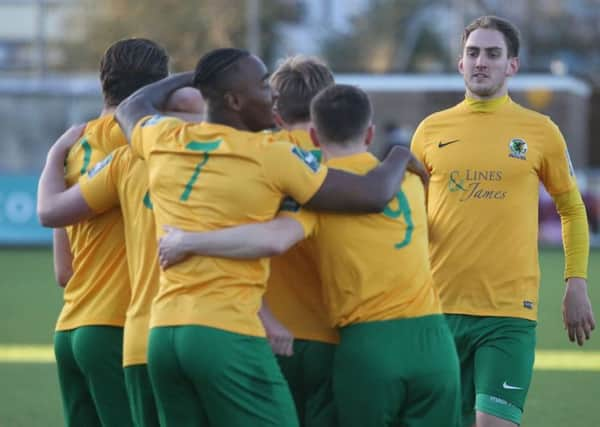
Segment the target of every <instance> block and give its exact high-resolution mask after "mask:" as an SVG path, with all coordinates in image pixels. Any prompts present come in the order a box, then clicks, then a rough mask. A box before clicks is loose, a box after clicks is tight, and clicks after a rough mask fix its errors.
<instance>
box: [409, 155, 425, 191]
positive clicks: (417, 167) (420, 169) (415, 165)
mask: <svg viewBox="0 0 600 427" xmlns="http://www.w3.org/2000/svg"><path fill="white" fill-rule="evenodd" d="M406 170H407V171H409V172H412V173H414V174H416V175H418V176H419V178H421V182H422V183H423V185H424V186H425V188H427V186H428V185H429V171H428V170H427V169H425V166H424V165H423V163H421V162H420V161H419V160H418V159H417V158H416V157H415V156H414V155H413V154H412V153H411V155H410V160H409V161H408V166H407V167H406Z"/></svg>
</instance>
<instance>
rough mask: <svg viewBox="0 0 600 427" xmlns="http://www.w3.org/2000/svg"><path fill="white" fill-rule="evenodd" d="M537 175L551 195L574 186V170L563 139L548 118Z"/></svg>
mask: <svg viewBox="0 0 600 427" xmlns="http://www.w3.org/2000/svg"><path fill="white" fill-rule="evenodd" d="M539 176H540V180H541V181H542V183H543V184H544V187H546V190H548V193H550V194H551V195H557V194H561V193H564V192H567V191H569V190H571V189H572V188H574V187H575V186H576V182H575V172H574V171H573V165H572V163H571V158H570V156H569V151H568V148H567V144H566V142H565V139H564V137H563V135H562V133H561V132H560V130H559V129H558V126H556V125H555V124H554V123H553V122H552V121H550V120H549V119H548V124H547V127H546V132H545V138H544V141H543V154H542V164H541V167H540V171H539Z"/></svg>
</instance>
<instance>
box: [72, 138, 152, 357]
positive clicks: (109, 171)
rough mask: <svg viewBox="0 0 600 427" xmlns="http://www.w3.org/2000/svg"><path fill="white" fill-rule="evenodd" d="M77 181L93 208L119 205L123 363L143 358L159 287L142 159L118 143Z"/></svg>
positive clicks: (97, 211)
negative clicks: (125, 294)
mask: <svg viewBox="0 0 600 427" xmlns="http://www.w3.org/2000/svg"><path fill="white" fill-rule="evenodd" d="M79 183H80V185H81V192H82V193H83V196H84V198H85V200H86V202H87V204H88V206H90V207H91V208H92V209H93V210H94V212H96V213H103V212H106V211H108V210H110V209H112V208H114V207H117V206H120V207H121V212H122V215H123V222H124V224H125V246H126V249H127V262H128V266H129V280H130V282H131V300H130V302H129V308H128V309H127V319H126V320H125V331H124V337H123V365H124V366H130V365H138V364H144V363H147V347H148V331H149V323H150V307H151V306H152V300H153V299H154V297H155V296H156V293H157V291H158V276H159V268H158V248H157V245H156V233H155V230H154V215H153V214H152V201H151V199H150V193H149V192H148V171H147V169H146V165H145V163H144V161H143V160H141V159H140V158H139V157H136V156H134V155H133V154H132V152H131V149H130V148H129V147H128V146H125V147H120V148H117V149H116V150H115V151H113V152H112V153H111V154H109V155H108V156H107V157H106V158H105V159H104V160H102V161H101V162H99V163H98V164H97V165H96V167H95V168H94V169H92V170H91V171H90V172H89V173H88V174H87V175H85V176H84V177H83V178H82V179H81V180H80V181H79Z"/></svg>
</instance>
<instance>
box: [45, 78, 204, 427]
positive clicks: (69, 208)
mask: <svg viewBox="0 0 600 427" xmlns="http://www.w3.org/2000/svg"><path fill="white" fill-rule="evenodd" d="M167 110H168V112H169V114H173V115H177V116H178V117H183V118H185V119H188V120H196V121H199V120H200V118H201V113H202V97H201V95H200V92H198V91H197V90H195V89H192V88H184V89H182V90H179V91H177V92H175V93H174V94H173V96H172V97H171V98H170V99H169V102H168V104H167ZM78 129H80V128H79V127H75V128H72V129H69V130H68V131H67V132H66V133H65V134H64V135H63V136H61V138H59V139H58V141H57V142H56V143H55V144H54V146H53V147H52V149H51V153H50V154H49V156H48V159H47V162H46V165H45V167H44V171H43V173H42V176H41V178H40V185H39V192H38V194H39V203H38V207H39V209H40V212H41V216H40V218H41V219H42V221H43V222H44V223H45V224H46V225H47V226H53V227H62V226H66V225H72V224H76V223H78V222H80V221H82V220H85V219H89V218H92V217H94V216H98V215H101V214H104V213H105V212H107V211H110V210H112V209H114V208H118V207H119V206H120V207H121V214H122V216H123V223H124V234H125V247H126V252H127V262H128V270H129V279H130V283H131V299H130V301H129V307H128V309H127V313H126V319H125V324H124V337H123V367H124V372H125V383H126V387H127V393H128V395H129V404H130V406H131V411H132V417H133V422H134V425H136V426H144V427H151V426H158V425H159V423H158V413H157V411H156V405H155V402H154V395H153V393H152V386H151V384H150V379H149V376H148V372H147V363H146V362H147V341H148V339H147V338H148V324H149V321H150V306H151V304H152V299H153V298H154V296H155V295H156V292H157V290H158V262H157V248H156V239H155V237H154V236H155V232H154V216H153V215H152V201H151V199H150V194H149V192H148V174H147V171H146V168H145V165H144V162H143V161H142V160H141V159H139V158H138V157H133V156H132V155H131V150H130V149H129V146H128V145H124V146H121V147H119V148H117V149H116V150H114V151H113V152H111V153H110V154H109V155H108V156H107V157H105V158H104V159H103V160H101V161H100V162H98V163H97V164H96V165H95V166H94V167H93V168H92V169H91V170H90V171H89V172H88V173H87V174H85V175H83V176H82V177H81V178H80V180H79V182H78V183H77V184H75V185H73V186H71V187H70V188H68V189H66V188H65V183H64V176H63V165H64V159H65V157H66V156H67V154H68V152H69V149H70V148H71V146H72V145H73V144H75V143H76V142H77V141H78V140H79V139H80V138H79V137H80V133H81V132H80V131H79V130H78ZM61 232H63V230H57V229H55V239H54V242H55V249H54V253H55V265H56V268H55V270H56V274H57V281H59V283H61V284H63V283H66V277H67V275H68V269H69V267H70V265H71V262H70V260H69V259H68V258H69V257H70V256H71V253H70V250H69V249H70V248H69V244H68V243H69V242H68V239H64V238H63V237H62V236H60V233H61ZM57 234H58V236H57ZM61 258H65V259H64V260H62V261H61Z"/></svg>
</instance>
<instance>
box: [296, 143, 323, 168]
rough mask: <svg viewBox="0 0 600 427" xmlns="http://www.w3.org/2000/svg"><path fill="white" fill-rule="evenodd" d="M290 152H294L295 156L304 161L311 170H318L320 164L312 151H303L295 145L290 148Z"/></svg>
mask: <svg viewBox="0 0 600 427" xmlns="http://www.w3.org/2000/svg"><path fill="white" fill-rule="evenodd" d="M292 153H294V154H295V155H296V157H298V158H299V159H300V160H302V161H303V162H304V164H305V165H306V166H308V167H309V168H310V169H311V170H312V171H313V172H316V171H318V170H319V166H320V165H319V160H318V159H317V157H316V156H315V155H314V154H313V153H311V152H309V151H304V150H303V149H301V148H300V147H296V146H294V147H293V148H292Z"/></svg>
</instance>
